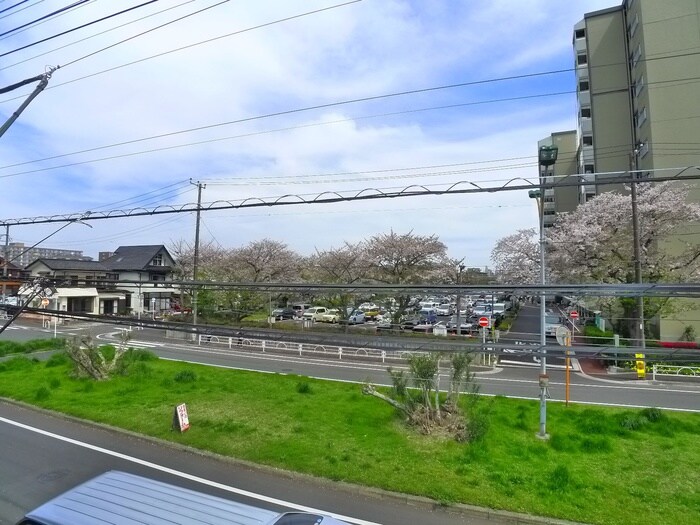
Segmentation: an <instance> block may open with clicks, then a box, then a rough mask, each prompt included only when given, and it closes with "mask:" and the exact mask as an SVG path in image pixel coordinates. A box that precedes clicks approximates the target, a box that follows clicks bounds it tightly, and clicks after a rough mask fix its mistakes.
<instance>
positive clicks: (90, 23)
mask: <svg viewBox="0 0 700 525" xmlns="http://www.w3.org/2000/svg"><path fill="white" fill-rule="evenodd" d="M157 1H158V0H148V1H147V2H144V3H142V4H139V5H135V6H132V7H129V8H128V9H123V10H122V11H118V12H116V13H112V14H110V15H107V16H103V17H102V18H98V19H96V20H93V21H91V22H86V23H85V24H82V25H79V26H76V27H73V28H71V29H67V30H65V31H62V32H60V33H56V34H54V35H51V36H48V37H46V38H42V39H41V40H36V41H35V42H31V43H29V44H26V45H23V46H20V47H17V48H15V49H12V50H10V51H6V52H4V53H1V54H0V58H2V57H5V56H7V55H11V54H13V53H16V52H18V51H22V50H24V49H28V48H30V47H33V46H36V45H38V44H42V43H44V42H48V41H49V40H53V39H54V38H58V37H61V36H64V35H67V34H69V33H72V32H74V31H78V30H80V29H84V28H86V27H89V26H91V25H94V24H97V23H100V22H104V21H105V20H109V19H111V18H114V17H115V16H119V15H123V14H124V13H129V12H131V11H134V10H136V9H140V8H142V7H145V6H147V5H149V4H152V3H155V2H157Z"/></svg>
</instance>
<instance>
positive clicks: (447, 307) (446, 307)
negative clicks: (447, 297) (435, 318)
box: [435, 304, 454, 315]
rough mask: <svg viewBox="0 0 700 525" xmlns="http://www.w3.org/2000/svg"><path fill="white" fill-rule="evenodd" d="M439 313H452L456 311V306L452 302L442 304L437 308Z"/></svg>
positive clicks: (436, 310)
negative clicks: (453, 306)
mask: <svg viewBox="0 0 700 525" xmlns="http://www.w3.org/2000/svg"><path fill="white" fill-rule="evenodd" d="M435 312H436V313H437V314H438V315H452V314H453V313H454V308H452V305H451V304H441V305H440V306H438V307H437V308H436V309H435Z"/></svg>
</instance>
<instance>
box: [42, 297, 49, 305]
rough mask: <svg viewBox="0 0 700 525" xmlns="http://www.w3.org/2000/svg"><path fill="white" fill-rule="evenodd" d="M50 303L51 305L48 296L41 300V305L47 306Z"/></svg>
mask: <svg viewBox="0 0 700 525" xmlns="http://www.w3.org/2000/svg"><path fill="white" fill-rule="evenodd" d="M48 305H49V300H48V299H47V298H46V297H44V298H43V299H42V300H41V306H44V307H46V306H48Z"/></svg>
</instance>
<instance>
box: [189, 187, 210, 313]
mask: <svg viewBox="0 0 700 525" xmlns="http://www.w3.org/2000/svg"><path fill="white" fill-rule="evenodd" d="M190 184H192V185H194V186H197V220H196V225H195V229H194V263H193V265H192V266H193V267H192V280H193V281H196V280H197V269H198V268H199V223H200V220H201V210H202V190H203V189H204V188H206V184H202V183H201V182H199V181H197V182H192V179H190ZM197 291H198V290H197V286H196V285H194V287H193V288H192V324H193V325H195V326H196V325H197V310H198V305H197Z"/></svg>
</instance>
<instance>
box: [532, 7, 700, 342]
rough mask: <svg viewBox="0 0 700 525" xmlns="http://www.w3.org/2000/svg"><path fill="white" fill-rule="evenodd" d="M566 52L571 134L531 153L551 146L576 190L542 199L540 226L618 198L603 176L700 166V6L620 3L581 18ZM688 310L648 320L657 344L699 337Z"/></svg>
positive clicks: (694, 196) (688, 238) (693, 238)
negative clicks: (572, 103)
mask: <svg viewBox="0 0 700 525" xmlns="http://www.w3.org/2000/svg"><path fill="white" fill-rule="evenodd" d="M573 50H574V57H575V58H574V64H575V74H576V85H577V101H578V126H577V129H576V130H572V131H566V132H560V133H553V134H552V135H551V136H550V137H547V138H544V139H542V140H541V141H539V143H538V148H539V147H541V146H549V145H557V146H559V148H560V149H559V159H558V160H557V163H556V164H555V166H554V172H553V173H554V175H565V174H566V175H569V174H576V177H577V178H578V180H579V182H580V186H579V187H578V188H574V191H571V189H570V188H565V187H562V188H556V189H554V190H547V191H546V192H545V195H544V202H543V206H544V214H545V216H544V223H545V225H546V226H551V224H552V223H553V222H554V217H555V216H556V214H557V213H561V212H566V211H572V210H573V209H575V207H576V206H578V204H581V203H584V202H586V201H587V200H589V199H591V198H593V197H594V196H595V195H596V194H598V193H600V192H604V191H611V190H615V191H626V189H625V188H624V187H623V186H621V185H600V184H595V183H596V182H598V183H599V182H601V181H603V180H604V179H605V178H606V177H610V176H615V175H619V174H620V172H624V171H627V170H630V169H634V170H639V171H638V173H640V176H641V177H643V178H645V179H647V180H652V179H653V178H657V177H664V176H674V175H677V174H679V173H681V172H683V171H685V172H686V174H687V172H688V171H690V170H692V171H695V170H694V169H693V168H690V167H692V166H698V165H700V76H699V75H698V72H700V0H665V1H663V2H660V1H658V0H624V1H623V2H622V4H621V5H618V6H616V7H610V8H608V9H603V10H600V11H595V12H591V13H587V14H585V15H584V18H583V20H581V21H580V22H578V23H577V24H576V25H575V26H574V31H573ZM574 137H575V139H574ZM572 140H574V142H573V143H572ZM572 155H573V158H572ZM572 160H573V162H574V165H572ZM549 174H552V168H550V171H549V172H548V174H547V175H549ZM695 174H697V172H695ZM544 175H545V174H544V173H541V174H540V176H541V177H542V176H544ZM690 186H691V191H690V195H689V198H690V199H691V200H693V201H695V202H700V184H698V183H697V182H692V183H690ZM697 232H698V225H697V224H695V225H687V226H686V227H681V228H679V229H678V231H677V235H674V236H671V237H670V238H668V239H663V240H661V241H660V242H663V243H664V248H665V249H669V250H674V247H676V248H677V247H678V246H680V245H681V244H682V245H685V243H687V242H696V243H697V244H700V234H698V233H697ZM693 310H694V311H689V312H686V313H680V314H676V315H675V316H674V318H673V319H663V320H656V322H658V323H659V325H660V334H661V338H662V339H676V338H677V336H678V335H679V333H680V332H681V331H682V330H683V328H684V327H685V326H688V325H689V324H690V325H692V324H697V325H698V331H699V332H700V323H698V322H696V321H697V320H698V319H700V310H698V308H697V305H695V307H694V308H693Z"/></svg>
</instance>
